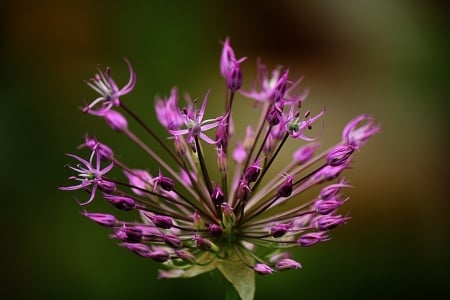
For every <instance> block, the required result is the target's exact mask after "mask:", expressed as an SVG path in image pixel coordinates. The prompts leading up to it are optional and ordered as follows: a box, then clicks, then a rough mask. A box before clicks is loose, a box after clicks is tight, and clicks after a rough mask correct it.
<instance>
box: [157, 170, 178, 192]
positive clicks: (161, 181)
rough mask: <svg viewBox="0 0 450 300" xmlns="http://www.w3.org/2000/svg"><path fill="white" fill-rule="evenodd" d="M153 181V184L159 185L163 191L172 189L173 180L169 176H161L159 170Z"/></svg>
mask: <svg viewBox="0 0 450 300" xmlns="http://www.w3.org/2000/svg"><path fill="white" fill-rule="evenodd" d="M153 183H154V184H155V185H159V186H160V187H161V189H163V190H164V191H167V192H171V191H173V180H172V179H171V178H169V177H166V176H163V175H162V174H161V171H160V172H159V176H158V177H155V178H154V179H153Z"/></svg>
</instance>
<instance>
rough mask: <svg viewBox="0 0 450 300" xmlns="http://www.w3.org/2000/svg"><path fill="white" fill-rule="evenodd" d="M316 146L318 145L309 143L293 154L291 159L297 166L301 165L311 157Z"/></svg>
mask: <svg viewBox="0 0 450 300" xmlns="http://www.w3.org/2000/svg"><path fill="white" fill-rule="evenodd" d="M318 146H319V144H318V143H310V144H307V145H305V146H303V147H300V148H299V149H298V150H297V151H295V152H294V154H293V156H292V158H293V159H294V161H296V162H297V163H298V164H299V165H303V164H305V163H306V162H308V161H309V160H310V159H311V158H312V157H313V155H314V151H315V150H316V148H317V147H318Z"/></svg>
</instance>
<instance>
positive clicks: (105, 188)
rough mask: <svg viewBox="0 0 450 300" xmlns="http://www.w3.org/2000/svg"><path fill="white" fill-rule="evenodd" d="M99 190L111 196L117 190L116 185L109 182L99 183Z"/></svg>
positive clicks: (100, 181)
mask: <svg viewBox="0 0 450 300" xmlns="http://www.w3.org/2000/svg"><path fill="white" fill-rule="evenodd" d="M97 184H98V188H99V189H100V190H101V191H102V192H105V193H107V194H110V193H112V192H114V191H115V190H116V184H115V183H114V182H112V181H109V180H99V181H97Z"/></svg>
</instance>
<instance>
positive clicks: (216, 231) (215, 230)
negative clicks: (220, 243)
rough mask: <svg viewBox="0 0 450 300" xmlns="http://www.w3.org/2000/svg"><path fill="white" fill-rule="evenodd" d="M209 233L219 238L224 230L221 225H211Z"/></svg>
mask: <svg viewBox="0 0 450 300" xmlns="http://www.w3.org/2000/svg"><path fill="white" fill-rule="evenodd" d="M208 232H209V234H210V235H212V236H214V237H219V236H221V235H222V233H223V229H222V227H221V226H220V225H217V224H209V225H208Z"/></svg>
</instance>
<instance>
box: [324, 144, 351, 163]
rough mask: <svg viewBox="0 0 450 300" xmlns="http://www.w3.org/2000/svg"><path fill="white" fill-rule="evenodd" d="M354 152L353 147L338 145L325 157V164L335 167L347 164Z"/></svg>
mask: <svg viewBox="0 0 450 300" xmlns="http://www.w3.org/2000/svg"><path fill="white" fill-rule="evenodd" d="M354 151H355V147H354V146H352V145H340V146H337V147H336V148H334V149H333V150H331V152H330V153H328V155H327V163H328V164H329V165H330V166H333V167H337V166H340V165H343V164H345V163H346V162H347V160H348V159H349V157H350V156H351V155H352V154H353V152H354Z"/></svg>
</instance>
